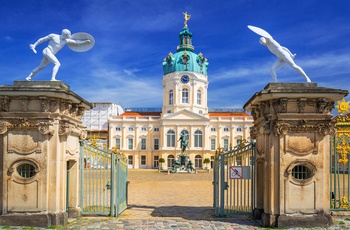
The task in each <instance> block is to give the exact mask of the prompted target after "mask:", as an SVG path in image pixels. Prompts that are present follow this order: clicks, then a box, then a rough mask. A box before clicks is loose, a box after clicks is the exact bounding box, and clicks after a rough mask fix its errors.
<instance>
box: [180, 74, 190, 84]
mask: <svg viewBox="0 0 350 230" xmlns="http://www.w3.org/2000/svg"><path fill="white" fill-rule="evenodd" d="M189 81H190V77H189V76H187V75H183V76H182V77H181V82H182V83H184V84H186V83H187V82H189Z"/></svg>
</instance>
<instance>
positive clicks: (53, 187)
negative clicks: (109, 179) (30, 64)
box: [0, 81, 91, 227]
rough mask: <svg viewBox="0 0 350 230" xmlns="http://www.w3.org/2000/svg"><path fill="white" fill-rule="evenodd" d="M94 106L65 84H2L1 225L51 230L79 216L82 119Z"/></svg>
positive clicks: (0, 118)
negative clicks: (72, 217)
mask: <svg viewBox="0 0 350 230" xmlns="http://www.w3.org/2000/svg"><path fill="white" fill-rule="evenodd" d="M90 108H91V105H90V104H89V103H88V102H87V101H85V100H84V99H83V98H81V97H79V96H78V95H76V94H75V93H74V92H72V91H71V90H70V89H69V86H67V85H66V84H64V83H63V82H60V81H57V82H51V81H30V82H27V81H15V82H14V85H13V86H0V158H1V159H0V167H1V170H0V173H1V175H0V197H1V200H0V225H25V226H37V227H49V226H51V225H63V224H66V223H67V218H68V211H71V210H74V212H73V213H74V215H75V216H76V215H78V214H77V212H79V210H80V208H79V205H78V201H79V147H80V145H79V140H82V139H84V138H85V136H86V131H85V129H84V127H83V126H82V122H81V116H82V115H83V113H84V111H85V110H87V109H90ZM68 171H69V173H68ZM68 185H69V186H68ZM68 188H69V189H68Z"/></svg>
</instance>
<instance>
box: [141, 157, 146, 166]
mask: <svg viewBox="0 0 350 230" xmlns="http://www.w3.org/2000/svg"><path fill="white" fill-rule="evenodd" d="M141 165H146V156H145V155H142V156H141Z"/></svg>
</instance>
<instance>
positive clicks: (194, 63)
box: [108, 26, 253, 168]
mask: <svg viewBox="0 0 350 230" xmlns="http://www.w3.org/2000/svg"><path fill="white" fill-rule="evenodd" d="M179 38H180V45H179V46H178V47H177V52H176V53H174V54H172V53H171V52H170V53H169V54H168V56H167V57H166V58H164V60H163V63H162V64H163V79H162V86H163V106H162V109H161V112H137V111H126V112H125V113H123V114H121V115H120V116H112V117H111V118H110V120H109V135H108V136H109V141H108V143H109V146H108V147H109V148H110V149H112V148H113V147H117V148H118V149H120V151H121V152H122V153H124V154H125V155H127V157H128V159H129V167H130V168H157V167H158V166H159V164H158V163H159V159H161V158H163V159H164V160H165V163H163V164H162V165H161V166H162V167H163V168H168V167H172V165H173V161H174V160H175V159H178V156H179V155H180V154H182V152H181V149H180V143H179V142H178V139H179V137H180V134H181V133H182V132H185V133H186V134H187V136H188V138H189V144H188V149H186V154H188V155H189V160H191V162H192V164H193V165H194V166H195V167H196V168H204V167H206V166H207V165H204V164H203V161H204V159H206V158H208V159H210V160H211V161H213V159H214V155H215V150H216V149H217V148H218V147H219V146H220V147H223V148H224V149H228V148H229V147H230V146H235V145H237V142H238V141H239V140H242V139H245V140H249V139H250V138H249V128H250V127H251V126H252V125H253V118H252V117H251V116H250V115H249V114H247V113H244V112H215V111H209V109H208V105H207V102H208V100H207V99H208V84H209V81H208V76H207V69H208V64H209V62H208V60H207V59H206V58H205V57H204V56H203V54H202V53H199V54H196V53H194V47H193V45H192V33H191V32H190V31H189V29H188V27H187V26H185V27H184V28H183V29H182V31H181V32H180V34H179ZM211 165H212V164H210V165H208V167H210V166H211Z"/></svg>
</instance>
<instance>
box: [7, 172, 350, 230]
mask: <svg viewBox="0 0 350 230" xmlns="http://www.w3.org/2000/svg"><path fill="white" fill-rule="evenodd" d="M129 181H130V184H129V202H128V203H129V204H128V208H127V209H126V210H125V211H124V212H123V213H122V214H121V215H120V216H119V217H118V218H112V217H96V216H93V217H86V216H84V217H80V218H78V219H69V223H68V224H67V225H65V226H56V229H86V230H90V229H136V230H138V229H140V230H141V229H174V230H175V229H178V230H185V229H264V228H262V227H261V224H260V222H259V221H258V220H254V219H252V218H251V217H250V216H236V217H230V218H217V217H215V216H214V214H213V213H214V212H213V208H212V207H213V186H212V182H213V173H204V172H202V173H198V174H178V173H177V174H167V173H159V172H158V171H157V170H149V169H142V170H141V169H140V170H136V169H134V170H129ZM0 229H35V228H25V227H15V226H14V227H8V226H6V227H5V226H3V227H1V226H0ZM37 229H43V228H37ZM51 229H53V228H51ZM293 229H302V228H293ZM307 229H323V228H312V227H309V228H307ZM324 229H350V218H336V219H335V225H333V226H331V227H328V228H324Z"/></svg>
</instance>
